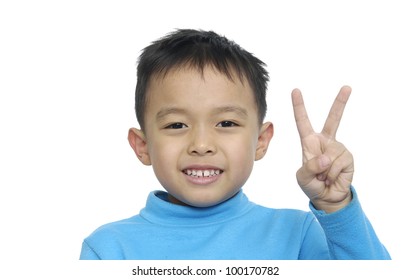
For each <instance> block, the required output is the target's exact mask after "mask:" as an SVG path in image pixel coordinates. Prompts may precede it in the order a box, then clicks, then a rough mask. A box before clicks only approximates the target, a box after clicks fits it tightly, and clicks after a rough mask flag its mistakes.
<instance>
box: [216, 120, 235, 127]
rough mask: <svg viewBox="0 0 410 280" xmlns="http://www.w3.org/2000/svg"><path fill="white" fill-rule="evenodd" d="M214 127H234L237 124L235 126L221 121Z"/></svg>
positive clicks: (229, 122)
mask: <svg viewBox="0 0 410 280" xmlns="http://www.w3.org/2000/svg"><path fill="white" fill-rule="evenodd" d="M216 126H218V127H234V126H238V124H236V123H234V122H232V121H221V122H220V123H218V124H217V125H216Z"/></svg>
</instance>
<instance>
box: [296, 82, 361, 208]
mask: <svg viewBox="0 0 410 280" xmlns="http://www.w3.org/2000/svg"><path fill="white" fill-rule="evenodd" d="M350 93H351V88H350V87H348V86H344V87H342V88H341V89H340V92H339V94H338V95H337V97H336V99H335V101H334V103H333V105H332V108H331V109H330V112H329V115H328V117H327V119H326V122H325V125H324V127H323V130H322V132H321V133H316V132H315V131H314V130H313V128H312V125H311V123H310V120H309V117H308V115H307V112H306V109H305V105H304V102H303V98H302V94H301V92H300V90H298V89H294V90H293V91H292V103H293V111H294V114H295V121H296V126H297V129H298V131H299V136H300V140H301V144H302V152H303V164H302V167H301V168H300V169H299V170H298V171H297V173H296V178H297V181H298V184H299V186H300V187H301V188H302V190H303V192H304V193H305V194H306V195H307V196H308V197H309V199H310V201H311V202H312V203H313V205H314V206H315V208H316V209H318V210H324V211H325V212H326V213H331V212H335V211H337V210H339V209H341V208H343V207H344V206H346V205H347V204H349V202H350V201H351V198H352V196H351V192H350V185H351V182H352V179H353V172H354V164H353V156H352V154H351V153H350V152H349V151H348V150H347V149H346V148H345V147H344V145H343V144H342V143H339V142H337V141H336V139H335V137H336V132H337V129H338V127H339V123H340V120H341V118H342V115H343V110H344V108H345V106H346V103H347V100H348V99H349V96H350Z"/></svg>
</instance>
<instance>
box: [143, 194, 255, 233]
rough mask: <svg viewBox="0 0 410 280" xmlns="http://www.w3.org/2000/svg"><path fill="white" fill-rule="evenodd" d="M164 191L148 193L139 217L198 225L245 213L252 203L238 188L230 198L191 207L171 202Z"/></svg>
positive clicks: (170, 223) (170, 222)
mask: <svg viewBox="0 0 410 280" xmlns="http://www.w3.org/2000/svg"><path fill="white" fill-rule="evenodd" d="M167 196H168V194H167V193H166V192H164V191H153V192H151V193H150V194H149V196H148V199H147V203H146V206H145V208H143V209H142V210H141V212H140V215H141V217H143V218H144V219H146V220H148V221H149V222H151V223H154V224H162V225H168V226H199V225H207V224H215V223H221V222H224V221H226V220H230V219H233V218H236V217H238V216H241V215H243V214H245V213H247V212H248V211H249V210H250V209H251V208H252V207H253V206H254V204H253V203H252V202H250V201H249V200H248V198H247V197H246V195H245V194H244V193H243V192H242V190H240V191H239V192H238V193H237V194H236V195H234V196H233V197H231V198H230V199H228V200H226V201H224V202H222V203H220V204H217V205H214V206H211V207H203V208H201V207H192V206H183V205H178V204H173V203H171V202H169V201H168V200H167Z"/></svg>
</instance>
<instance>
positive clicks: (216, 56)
mask: <svg viewBox="0 0 410 280" xmlns="http://www.w3.org/2000/svg"><path fill="white" fill-rule="evenodd" d="M209 65H211V66H213V67H214V68H215V69H216V70H218V71H219V72H221V73H222V74H224V75H226V76H227V77H228V78H229V79H231V80H232V79H233V75H232V72H231V71H232V70H233V71H235V74H237V76H238V77H239V78H240V79H241V81H242V82H243V79H244V78H245V79H246V80H247V81H248V83H249V85H250V86H251V88H252V89H253V91H254V96H255V101H256V105H257V108H258V120H259V122H260V123H262V122H263V119H264V118H265V114H266V109H267V108H266V107H267V106H266V89H267V83H268V81H269V74H268V72H267V70H266V69H265V66H266V64H265V63H264V62H262V61H261V60H259V59H258V58H256V57H255V56H254V55H253V54H251V53H249V52H247V51H246V50H244V49H243V48H241V47H240V46H239V45H238V44H236V43H235V42H233V41H231V40H228V39H227V38H226V37H224V36H221V35H218V34H216V33H215V32H213V31H202V30H193V29H177V30H176V31H174V32H171V33H169V34H168V35H166V36H164V37H162V38H160V39H159V40H157V41H154V42H153V43H152V44H151V45H149V46H147V47H146V48H144V49H143V51H142V53H141V55H140V57H139V61H138V67H137V86H136V89H135V111H136V115H137V120H138V122H139V124H140V127H141V129H142V130H144V128H145V123H144V121H145V119H144V114H145V107H146V102H147V87H148V83H149V81H150V79H151V77H153V76H157V75H163V76H165V75H166V74H167V73H168V71H170V70H171V69H174V68H176V67H182V66H190V67H194V68H197V69H198V70H200V71H201V72H202V71H203V70H204V68H205V67H206V66H209Z"/></svg>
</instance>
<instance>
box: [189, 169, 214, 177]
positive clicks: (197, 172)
mask: <svg viewBox="0 0 410 280" xmlns="http://www.w3.org/2000/svg"><path fill="white" fill-rule="evenodd" d="M184 173H185V174H186V175H189V176H193V177H212V176H216V175H219V174H221V170H219V169H216V170H215V169H209V170H194V169H186V170H184Z"/></svg>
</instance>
